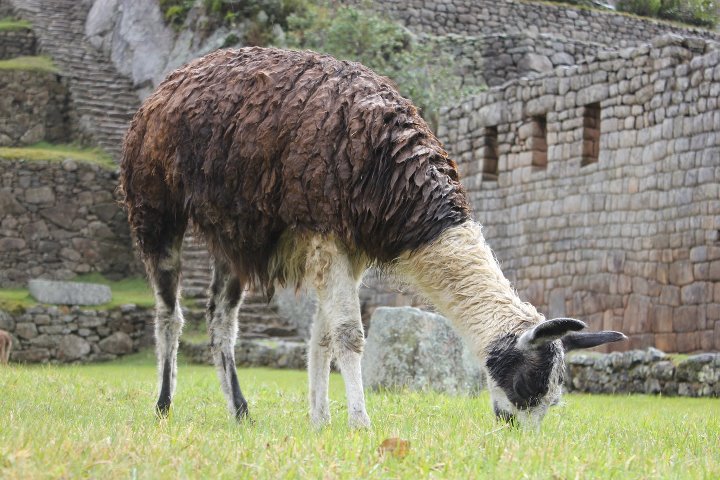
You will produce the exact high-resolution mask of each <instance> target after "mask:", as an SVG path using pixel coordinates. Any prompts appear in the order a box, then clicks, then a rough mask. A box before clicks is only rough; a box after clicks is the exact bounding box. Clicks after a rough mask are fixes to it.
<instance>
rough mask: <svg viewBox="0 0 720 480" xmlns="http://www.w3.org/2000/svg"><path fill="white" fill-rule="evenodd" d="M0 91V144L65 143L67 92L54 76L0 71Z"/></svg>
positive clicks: (68, 133) (67, 137)
mask: <svg viewBox="0 0 720 480" xmlns="http://www.w3.org/2000/svg"><path fill="white" fill-rule="evenodd" d="M0 91H2V93H3V94H2V96H1V97H0V146H13V147H15V146H24V145H31V144H33V143H37V142H40V141H49V142H58V143H67V142H69V141H70V140H71V139H72V137H73V133H72V132H73V123H72V120H71V113H70V110H69V94H68V91H67V88H66V87H65V83H64V82H63V81H62V79H61V78H60V77H58V76H57V75H55V74H54V73H48V72H36V71H32V70H0Z"/></svg>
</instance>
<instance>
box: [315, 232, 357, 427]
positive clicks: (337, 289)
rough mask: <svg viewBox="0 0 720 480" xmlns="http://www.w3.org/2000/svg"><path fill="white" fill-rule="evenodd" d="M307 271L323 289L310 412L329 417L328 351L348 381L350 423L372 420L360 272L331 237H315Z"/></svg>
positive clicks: (317, 417)
mask: <svg viewBox="0 0 720 480" xmlns="http://www.w3.org/2000/svg"><path fill="white" fill-rule="evenodd" d="M307 272H308V274H310V275H313V276H314V283H315V286H316V287H317V291H318V316H317V319H316V323H317V325H314V328H313V335H312V338H311V345H310V359H309V360H310V361H309V365H308V366H309V370H310V371H309V375H310V408H311V411H310V418H311V419H312V420H313V423H314V424H316V425H318V424H322V423H323V422H326V421H328V420H329V418H330V415H329V410H328V405H327V385H328V377H329V374H330V368H329V357H330V354H334V355H335V357H336V359H337V363H338V366H339V367H340V372H341V373H342V376H343V380H344V382H345V392H346V396H347V404H348V421H349V424H350V426H351V427H353V428H361V427H369V426H370V417H368V414H367V412H366V410H365V395H364V393H363V385H362V375H361V371H360V359H361V357H362V349H363V345H364V342H365V339H364V334H363V329H362V322H361V318H360V301H359V299H358V292H357V289H358V284H359V278H358V277H359V276H358V275H357V274H356V272H355V269H354V268H353V265H352V263H351V261H350V259H349V258H348V256H347V255H346V254H345V253H344V252H343V251H342V250H341V249H340V248H338V246H337V245H336V244H335V242H332V241H325V242H321V241H317V242H314V245H313V248H311V249H310V255H309V256H308V268H307Z"/></svg>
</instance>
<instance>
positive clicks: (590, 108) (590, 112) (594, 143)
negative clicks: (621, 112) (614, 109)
mask: <svg viewBox="0 0 720 480" xmlns="http://www.w3.org/2000/svg"><path fill="white" fill-rule="evenodd" d="M599 156H600V104H599V103H591V104H589V105H585V108H584V109H583V145H582V160H581V161H580V166H581V167H584V166H586V165H591V164H593V163H597V161H598V158H599Z"/></svg>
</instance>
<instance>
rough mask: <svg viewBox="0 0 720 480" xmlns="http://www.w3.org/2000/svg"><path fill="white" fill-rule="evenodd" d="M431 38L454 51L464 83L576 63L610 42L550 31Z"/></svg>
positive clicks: (495, 80) (500, 81) (490, 82)
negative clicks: (587, 39)
mask: <svg viewBox="0 0 720 480" xmlns="http://www.w3.org/2000/svg"><path fill="white" fill-rule="evenodd" d="M431 39H432V40H431V41H433V42H436V44H437V45H438V46H439V47H440V48H441V49H442V51H444V52H446V53H448V54H450V56H451V58H453V66H454V68H455V70H456V72H457V74H458V75H459V76H460V78H461V79H462V84H463V86H468V87H477V86H483V85H489V86H491V87H492V86H497V85H501V84H503V83H505V82H506V81H508V80H510V79H514V78H519V77H523V76H528V75H533V74H536V73H542V72H548V71H550V70H552V69H553V68H555V67H559V66H563V65H574V64H576V63H579V62H580V60H582V59H584V58H587V57H591V56H595V55H597V53H598V52H599V51H601V50H605V49H607V47H606V46H604V45H602V44H598V43H594V42H585V41H580V40H573V39H567V38H564V37H559V36H556V35H548V34H539V35H533V34H524V33H518V34H505V33H501V34H494V35H485V36H482V37H470V36H463V35H454V34H451V35H445V36H442V37H431Z"/></svg>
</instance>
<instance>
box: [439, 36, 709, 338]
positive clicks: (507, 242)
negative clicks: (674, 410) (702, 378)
mask: <svg viewBox="0 0 720 480" xmlns="http://www.w3.org/2000/svg"><path fill="white" fill-rule="evenodd" d="M719 93H720V51H719V50H718V47H717V44H715V43H713V42H707V41H705V40H702V39H698V38H683V37H678V36H672V35H669V36H664V37H661V38H658V39H656V40H654V41H653V42H652V43H651V44H646V45H643V46H640V47H637V48H632V49H625V50H622V51H617V52H609V51H606V52H601V53H599V54H598V57H597V60H596V61H592V62H584V63H581V64H580V65H577V66H572V67H568V68H560V69H556V70H555V71H554V72H552V73H550V74H546V75H542V76H538V77H536V78H531V79H519V80H517V81H513V82H509V83H508V84H506V85H503V86H502V87H501V88H497V89H493V90H491V91H489V92H487V93H483V94H481V95H478V96H475V97H472V98H469V99H467V100H466V101H464V102H462V103H461V104H460V105H458V106H457V107H454V108H449V109H447V110H446V111H444V112H443V113H442V115H441V126H440V129H439V136H440V138H441V139H442V140H443V141H444V142H445V145H446V147H447V148H448V150H449V151H450V153H451V156H453V157H454V158H455V159H456V160H457V161H458V162H459V164H460V169H461V174H462V179H461V181H462V182H463V184H464V185H465V186H466V188H467V189H468V192H469V195H470V197H471V201H472V204H473V206H474V210H475V217H476V218H477V220H479V221H480V222H481V223H482V224H484V226H485V234H486V237H487V238H488V240H489V242H490V245H491V246H492V247H493V248H494V249H495V252H496V254H497V256H498V257H499V259H500V260H501V262H502V267H503V269H504V271H505V272H506V274H507V275H508V276H509V277H510V278H511V280H513V281H514V283H515V285H516V287H517V288H518V290H519V292H520V293H521V296H523V297H524V298H525V299H527V300H529V301H531V302H532V303H534V304H536V305H538V306H539V307H540V308H541V309H542V310H543V311H544V312H545V313H547V314H548V315H550V316H577V317H580V318H583V319H585V320H588V321H589V323H590V324H591V326H592V327H593V328H606V329H612V330H621V331H623V332H625V333H626V334H628V335H629V336H630V342H628V343H627V344H626V345H625V348H644V347H648V346H656V347H658V348H660V349H662V350H666V351H680V352H691V351H697V350H712V349H720V190H719V188H720V187H719V185H718V183H719V182H718V179H719V178H720V136H718V133H717V132H718V131H720V106H719V105H718V94H719ZM597 105H599V108H600V129H599V132H600V133H599V155H598V159H597V162H594V163H593V162H586V161H584V159H585V158H586V157H585V155H584V154H585V153H586V142H587V139H588V138H589V136H590V137H592V135H597V132H592V131H590V132H589V131H588V130H592V127H589V125H588V122H587V121H586V120H585V119H586V117H587V109H588V106H591V107H593V106H597ZM538 117H542V118H544V119H545V120H546V125H547V133H546V142H547V166H544V167H543V166H539V165H537V164H533V154H534V152H533V143H534V142H533V141H532V139H533V137H534V135H533V134H534V133H536V132H535V130H534V128H533V122H534V121H535V120H536V119H537V118H538ZM488 127H493V128H496V129H497V135H498V139H497V142H498V156H499V158H498V162H499V164H498V176H497V179H496V180H494V179H492V178H488V177H484V176H483V174H482V171H483V164H484V161H485V158H484V157H485V152H486V148H485V144H486V141H487V140H486V138H485V136H486V133H487V131H488ZM618 346H619V348H623V345H622V344H618V345H617V346H616V347H618Z"/></svg>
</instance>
